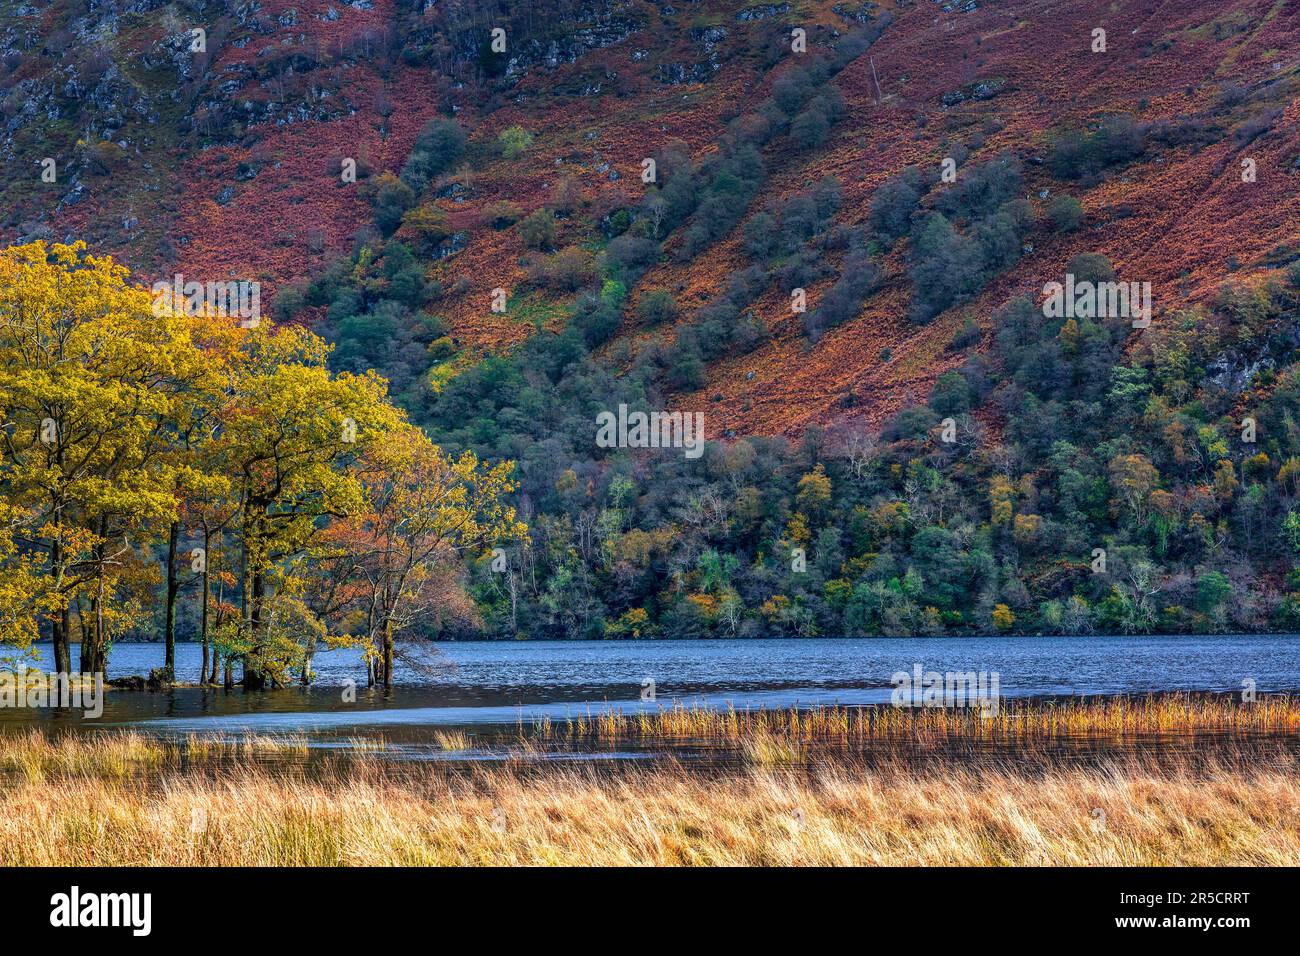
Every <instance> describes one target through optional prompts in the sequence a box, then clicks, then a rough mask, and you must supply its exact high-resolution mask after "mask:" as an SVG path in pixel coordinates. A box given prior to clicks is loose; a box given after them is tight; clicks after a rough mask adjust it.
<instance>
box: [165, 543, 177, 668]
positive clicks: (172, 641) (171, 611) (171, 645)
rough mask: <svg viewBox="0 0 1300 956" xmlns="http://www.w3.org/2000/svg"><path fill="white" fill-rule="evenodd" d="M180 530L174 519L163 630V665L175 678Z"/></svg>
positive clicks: (168, 555)
mask: <svg viewBox="0 0 1300 956" xmlns="http://www.w3.org/2000/svg"><path fill="white" fill-rule="evenodd" d="M180 532H181V523H180V522H179V521H173V522H172V526H171V529H170V531H169V532H168V534H167V618H166V620H167V623H166V626H165V627H166V629H165V631H164V632H163V640H164V642H165V644H166V650H165V651H164V653H163V666H164V667H166V668H167V673H168V675H169V676H170V677H172V678H173V679H175V675H176V595H177V593H178V592H179V591H180V589H181V581H180V575H179V572H178V571H177V568H176V543H177V539H178V538H179V537H180Z"/></svg>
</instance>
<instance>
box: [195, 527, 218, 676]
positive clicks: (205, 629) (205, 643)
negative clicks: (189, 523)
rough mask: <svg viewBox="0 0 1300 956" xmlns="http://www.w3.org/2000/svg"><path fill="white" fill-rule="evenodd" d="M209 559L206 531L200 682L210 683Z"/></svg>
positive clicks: (200, 631) (202, 583)
mask: <svg viewBox="0 0 1300 956" xmlns="http://www.w3.org/2000/svg"><path fill="white" fill-rule="evenodd" d="M209 559H210V556H209V554H208V536H207V533H206V532H205V533H204V535H203V580H202V582H201V586H202V588H203V598H202V603H201V604H200V606H199V638H200V640H201V641H202V643H203V663H202V664H200V665H199V683H200V684H207V683H208V598H209V594H208V561H209ZM213 671H214V677H215V671H216V667H215V666H214V667H213ZM215 682H216V681H215V680H214V681H213V683H215Z"/></svg>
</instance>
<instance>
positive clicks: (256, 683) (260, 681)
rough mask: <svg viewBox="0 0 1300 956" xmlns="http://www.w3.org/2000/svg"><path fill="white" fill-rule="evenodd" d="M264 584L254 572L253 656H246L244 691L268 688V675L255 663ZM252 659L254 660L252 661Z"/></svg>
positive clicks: (251, 604)
mask: <svg viewBox="0 0 1300 956" xmlns="http://www.w3.org/2000/svg"><path fill="white" fill-rule="evenodd" d="M263 588H264V584H263V582H262V575H261V574H260V573H258V572H253V575H252V594H251V595H250V596H249V597H248V598H247V601H248V612H247V620H248V630H249V637H250V638H251V639H252V641H253V649H252V652H251V654H245V655H244V680H243V683H244V689H245V690H263V689H264V688H265V687H266V675H265V674H264V673H262V670H261V668H260V667H259V666H258V665H257V664H256V663H254V662H255V661H256V660H257V656H258V651H259V650H260V649H261V648H260V646H259V645H258V643H257V638H258V632H259V631H260V630H261V629H262V628H261V625H262V620H261V618H262V613H261V612H262V594H263ZM250 657H251V658H252V660H250Z"/></svg>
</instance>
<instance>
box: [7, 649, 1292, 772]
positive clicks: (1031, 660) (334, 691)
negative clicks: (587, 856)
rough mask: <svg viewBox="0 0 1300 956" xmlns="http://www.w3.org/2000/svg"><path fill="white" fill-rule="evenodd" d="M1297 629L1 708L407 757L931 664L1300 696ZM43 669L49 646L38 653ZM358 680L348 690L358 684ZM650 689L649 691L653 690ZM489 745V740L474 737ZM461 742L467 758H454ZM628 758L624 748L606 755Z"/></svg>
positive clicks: (52, 720) (121, 694) (864, 695)
mask: <svg viewBox="0 0 1300 956" xmlns="http://www.w3.org/2000/svg"><path fill="white" fill-rule="evenodd" d="M1297 647H1298V645H1297V643H1296V638H1295V637H1294V636H1291V635H1284V636H1245V637H1241V636H1213V637H1206V636H1190V637H1146V638H1025V637H1020V638H936V639H929V638H920V639H918V638H908V639H871V640H762V641H653V642H650V641H645V642H577V641H572V642H570V641H538V642H487V641H480V642H464V643H456V644H446V645H439V646H436V647H433V648H431V650H430V652H429V653H427V654H426V655H425V657H426V661H425V664H426V666H423V667H420V668H418V669H417V668H411V667H408V668H407V669H405V671H404V672H403V673H402V675H401V677H402V681H401V683H400V684H399V686H398V687H396V688H394V689H393V690H392V691H391V692H388V693H385V692H381V691H371V690H367V689H366V688H365V687H364V669H363V667H362V666H361V660H360V656H359V654H358V653H356V652H354V651H347V650H340V651H331V652H326V653H321V654H319V655H317V658H316V663H315V666H316V671H317V683H316V685H315V686H313V687H311V688H304V687H294V688H289V689H286V690H281V691H272V692H262V693H244V692H243V691H242V690H235V691H232V692H225V691H222V690H211V689H202V688H197V687H178V688H175V689H172V690H170V691H166V692H156V693H155V692H131V691H110V692H109V694H108V700H107V702H106V704H105V708H104V714H103V717H102V718H101V719H100V720H98V721H86V720H84V719H83V718H82V717H81V716H80V714H79V713H75V712H74V713H71V714H68V713H60V712H57V711H48V710H44V711H36V710H28V709H26V708H17V709H11V708H0V729H5V730H15V729H21V728H23V727H28V726H33V725H39V726H42V727H45V728H48V729H58V730H69V731H73V732H75V731H79V730H85V729H94V728H114V729H128V728H129V729H134V730H137V731H141V732H146V733H150V734H158V735H162V736H167V737H185V736H187V735H190V734H200V735H204V734H220V735H224V736H227V737H239V736H241V735H254V734H255V735H262V736H281V735H290V734H294V735H304V736H305V738H306V741H307V745H308V746H309V747H311V748H318V749H320V750H323V751H332V750H339V749H343V748H350V747H353V746H355V744H356V743H357V742H358V741H374V742H378V741H380V740H382V741H383V742H384V744H383V746H384V748H385V749H384V751H383V752H385V753H387V754H388V755H390V756H393V757H405V758H408V759H414V758H420V759H438V760H444V759H464V758H465V757H466V756H470V757H475V758H477V759H485V760H486V759H500V758H501V757H502V755H503V754H504V753H506V752H507V751H506V750H504V749H503V747H502V745H501V741H502V740H503V739H505V738H507V737H509V736H510V735H512V734H515V733H516V729H517V728H518V727H519V725H521V724H523V725H528V724H531V723H532V722H533V721H534V720H538V719H543V718H549V719H551V720H553V721H563V720H565V719H567V718H574V717H592V716H597V715H599V714H601V713H605V712H607V711H611V710H613V711H617V712H622V713H625V714H634V713H638V712H643V711H654V710H657V709H659V708H662V707H672V706H676V705H684V706H687V707H707V708H714V709H726V708H728V707H734V708H736V709H739V710H744V709H756V708H760V707H764V708H768V709H776V708H784V707H792V706H795V707H810V706H822V705H825V706H831V705H837V704H838V705H847V706H871V705H879V704H884V703H887V702H888V701H889V697H890V693H891V691H892V685H891V676H892V675H893V674H894V673H895V672H897V671H900V670H901V671H910V670H911V669H912V667H913V665H914V664H917V663H920V664H921V665H922V666H923V667H924V668H925V669H926V670H935V671H939V672H945V671H962V672H966V671H988V672H994V671H996V672H998V673H999V675H1000V679H1001V692H1002V694H1003V696H1006V697H1049V696H1058V695H1079V694H1085V695H1115V694H1130V693H1147V692H1154V691H1189V690H1191V691H1216V692H1234V691H1238V692H1239V691H1240V690H1241V688H1242V686H1243V681H1245V680H1251V681H1253V682H1254V686H1255V688H1256V689H1257V691H1258V692H1259V693H1261V694H1265V693H1276V692H1296V691H1300V668H1298V667H1297V657H1296V650H1297ZM38 651H40V652H41V653H43V655H44V660H43V662H38V663H37V664H36V665H35V666H38V667H42V666H43V667H48V666H49V665H48V661H49V659H50V656H51V655H50V652H49V647H48V646H45V647H43V648H38ZM161 657H162V647H161V646H160V645H156V644H119V645H117V646H115V647H114V648H113V653H112V659H111V673H110V676H122V675H126V674H133V673H134V674H145V673H147V672H148V671H149V669H150V668H153V667H157V666H158V665H159V664H160V663H161ZM199 661H200V648H198V647H197V646H195V645H192V644H182V645H178V647H177V675H178V678H179V679H180V680H182V681H187V680H194V679H196V678H197V676H198V668H199ZM349 681H354V682H360V683H361V684H362V685H363V686H360V687H355V689H354V690H349V688H348V682H349ZM650 686H653V699H643V696H645V693H644V689H645V688H648V687H650ZM449 728H462V729H465V730H466V731H467V733H468V735H469V737H470V740H471V747H470V750H468V751H454V750H453V751H446V750H444V749H443V748H441V747H439V746H438V745H437V743H436V741H435V735H437V734H438V733H439V732H442V731H446V730H448V729H449ZM480 744H486V745H484V746H480ZM458 753H459V758H457V757H456V754H458ZM615 754H617V755H619V756H626V755H627V754H626V753H625V752H623V751H620V750H618V749H617V748H615V749H614V750H612V751H610V753H609V754H607V756H614V755H615Z"/></svg>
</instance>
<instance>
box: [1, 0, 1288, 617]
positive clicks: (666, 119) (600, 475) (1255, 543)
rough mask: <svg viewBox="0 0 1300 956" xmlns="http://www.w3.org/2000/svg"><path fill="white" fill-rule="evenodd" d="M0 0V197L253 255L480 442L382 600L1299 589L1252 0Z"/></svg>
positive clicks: (1019, 596)
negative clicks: (429, 572)
mask: <svg viewBox="0 0 1300 956" xmlns="http://www.w3.org/2000/svg"><path fill="white" fill-rule="evenodd" d="M0 9H3V11H4V14H5V16H4V20H3V26H2V27H0V64H2V66H0V69H2V71H3V72H2V73H0V90H3V91H4V98H3V101H2V103H0V106H2V108H3V112H4V118H5V123H4V126H3V133H2V135H0V154H2V155H3V156H4V158H5V162H6V164H7V166H8V168H9V170H10V175H8V176H7V177H6V178H5V180H4V181H3V182H2V183H0V197H2V200H3V208H4V209H5V211H6V218H5V219H4V221H3V223H2V224H0V225H2V227H3V230H4V237H5V239H6V240H8V241H13V242H17V241H23V240H30V239H55V240H64V239H84V240H85V241H86V242H87V243H88V245H89V247H90V248H91V249H92V250H93V251H96V252H108V253H111V254H112V255H113V256H114V257H115V258H116V259H118V260H120V261H123V262H125V263H127V264H128V265H130V266H131V268H132V270H133V273H134V276H135V279H136V280H138V281H140V282H142V283H149V282H152V281H154V280H156V279H168V280H170V278H171V277H172V276H173V275H174V274H178V273H179V274H183V275H184V276H185V277H186V278H187V279H196V280H199V281H219V280H225V279H241V280H256V281H259V282H261V283H262V290H263V292H262V301H263V303H264V304H268V305H269V308H268V311H269V312H270V313H271V315H272V317H273V318H274V319H275V320H276V323H277V324H278V325H279V326H281V327H284V326H305V327H307V328H309V329H311V330H312V331H314V332H316V333H318V334H319V335H320V336H321V337H323V338H324V339H326V340H327V341H328V342H330V343H331V344H332V345H333V346H334V350H333V352H332V354H331V356H330V358H329V363H330V368H331V371H332V372H333V373H344V372H351V373H364V372H366V371H368V370H372V369H373V370H376V371H378V372H379V373H380V374H381V375H382V376H383V377H384V378H385V379H386V380H387V381H388V382H389V383H390V394H391V396H392V398H393V400H394V401H395V402H396V403H397V404H398V405H400V406H401V407H402V408H403V409H404V411H405V412H406V413H408V414H409V416H410V418H411V420H412V421H413V422H415V423H416V424H418V425H419V426H421V427H422V428H423V429H424V430H425V431H426V432H427V433H428V434H429V435H430V436H431V437H432V438H433V440H434V441H435V442H437V443H438V444H439V445H440V446H442V447H444V448H447V449H449V450H451V451H453V452H461V451H464V450H467V449H469V450H473V451H474V452H475V453H477V454H478V455H479V456H480V457H482V458H484V459H487V460H491V461H509V462H512V463H514V466H515V468H516V469H517V474H518V477H519V481H520V485H519V493H518V496H517V502H518V505H519V512H520V516H521V518H522V519H523V520H525V521H526V522H527V523H528V525H529V536H528V540H527V541H526V542H524V543H522V544H519V545H512V546H511V547H509V548H507V549H505V550H507V551H508V553H509V561H508V567H507V568H506V570H504V571H503V570H502V568H500V567H491V568H490V567H489V566H488V564H487V562H485V561H480V562H478V563H477V564H474V565H473V566H472V567H471V568H470V571H469V574H468V582H469V586H470V592H471V594H472V596H473V597H474V598H475V602H476V604H475V610H474V612H473V613H471V614H467V615H461V616H460V617H459V618H458V619H457V620H456V621H450V622H449V621H443V620H441V619H440V620H439V621H438V622H437V623H436V624H428V625H427V626H426V625H424V624H422V625H421V626H422V627H426V630H431V631H434V632H437V633H442V634H447V633H463V632H470V631H472V632H476V633H482V632H486V633H490V634H493V635H496V636H503V637H509V636H515V635H525V636H531V635H536V634H545V635H552V636H574V635H584V636H606V637H629V636H631V637H640V636H650V635H671V636H704V635H713V636H735V635H742V636H751V635H768V634H788V633H795V634H800V635H812V634H827V633H853V634H858V633H863V634H869V633H960V632H980V633H987V632H988V631H990V630H998V631H1014V632H1039V631H1052V632H1065V633H1088V632H1091V631H1095V630H1100V631H1124V632H1138V631H1167V632H1173V633H1178V632H1185V631H1187V630H1197V631H1206V630H1211V631H1213V630H1222V629H1224V628H1235V629H1238V630H1254V629H1270V628H1286V629H1295V628H1297V627H1300V570H1298V569H1297V567H1296V564H1295V561H1294V560H1293V559H1294V554H1295V553H1296V552H1297V551H1300V426H1297V422H1300V366H1297V365H1296V348H1297V346H1298V345H1300V188H1297V187H1300V122H1298V121H1300V10H1298V9H1297V8H1296V6H1295V5H1294V4H1289V3H1287V2H1285V0H1227V2H1206V0H1117V2H1115V3H1111V4H1108V5H1107V6H1106V7H1105V8H1104V10H1099V9H1098V5H1097V4H1095V3H1090V2H1074V0H1019V2H1017V0H966V2H959V0H945V2H938V3H936V2H933V0H896V2H892V0H890V2H880V3H876V2H871V0H867V2H864V3H862V2H857V0H847V2H839V0H818V2H777V3H748V4H746V3H722V2H714V0H699V2H677V3H671V4H670V3H652V2H642V0H607V2H595V0H593V2H577V0H536V2H532V3H501V2H497V3H493V2H474V0H457V2H449V0H420V2H414V0H412V2H407V0H353V2H352V3H350V4H348V3H342V2H333V0H330V2H326V0H319V2H317V0H310V2H308V0H302V2H292V0H263V2H259V0H252V2H249V3H245V4H236V3H234V2H229V0H227V2H220V3H218V2H206V3H204V2H193V3H189V4H163V3H157V2H153V0H138V2H135V3H132V4H129V5H127V4H113V3H109V4H98V3H95V4H92V3H90V2H89V0H54V2H51V3H48V4H45V5H43V6H38V5H36V4H32V3H25V4H20V3H15V2H11V0H0ZM199 27H201V28H202V30H203V31H204V33H203V34H202V41H203V42H202V43H201V44H198V46H201V47H202V49H198V48H196V40H195V38H196V36H197V34H195V33H193V32H192V31H194V30H195V29H196V28H199ZM804 41H806V47H805V46H803V45H802V44H803V43H804ZM46 158H49V159H52V160H54V163H55V169H56V170H57V174H56V176H55V181H53V182H45V181H43V180H42V175H41V174H42V171H43V169H45V168H47V167H48V164H43V163H42V160H44V159H46ZM648 164H652V165H653V169H654V175H653V177H650V176H648V175H643V173H644V172H645V171H646V170H647V169H648V168H649V166H648ZM353 172H355V176H353V175H352V173H353ZM647 180H648V181H647ZM1067 277H1071V278H1069V279H1068V280H1067ZM1075 278H1077V279H1079V280H1080V281H1081V282H1082V283H1083V284H1084V285H1086V286H1089V287H1098V288H1101V287H1108V286H1109V287H1112V288H1114V287H1115V286H1114V284H1115V283H1120V284H1123V285H1124V288H1125V290H1127V288H1128V285H1127V284H1130V283H1132V284H1134V285H1133V286H1132V287H1133V289H1134V290H1135V292H1134V294H1135V295H1138V294H1139V293H1138V291H1136V290H1145V291H1146V292H1147V293H1149V296H1150V303H1151V315H1150V320H1151V321H1150V323H1149V324H1146V323H1138V324H1136V325H1135V324H1134V322H1132V321H1130V319H1132V318H1134V316H1133V315H1131V314H1128V313H1127V312H1120V313H1115V312H1113V311H1112V312H1109V313H1107V312H1104V311H1103V312H1101V313H1097V314H1084V313H1080V314H1078V315H1074V314H1053V313H1052V312H1051V310H1050V308H1049V307H1048V305H1047V303H1045V302H1044V301H1043V300H1044V298H1045V291H1046V290H1045V286H1046V284H1048V283H1053V282H1055V283H1066V282H1067V281H1068V282H1069V283H1070V285H1071V287H1073V281H1074V279H1075ZM801 301H802V302H803V303H805V304H806V308H805V309H803V310H802V311H800V310H797V309H796V308H795V307H794V306H795V305H797V304H799V303H800V302H801ZM322 361H323V359H322ZM623 404H626V405H628V406H630V407H633V408H645V409H672V410H678V411H684V412H701V413H703V415H704V419H705V428H706V432H707V436H708V438H709V439H710V440H711V441H712V440H717V439H722V440H723V441H721V442H717V443H715V444H713V445H711V446H710V447H709V449H708V452H707V454H706V455H704V457H703V459H702V461H700V462H696V461H694V460H693V459H692V458H691V457H690V456H685V457H684V456H682V455H681V454H676V453H668V454H650V453H643V452H641V451H639V450H629V449H627V448H618V449H609V448H607V447H605V446H603V445H601V444H600V442H599V441H597V442H595V443H593V436H592V431H593V420H597V416H599V415H600V414H602V413H607V412H609V411H610V410H611V409H615V408H617V407H618V406H619V405H623ZM1247 421H1248V422H1249V426H1248V425H1247ZM1099 554H1100V555H1101V557H1100V558H1099V557H1098V555H1099ZM1108 562H1109V563H1108ZM1230 596H1231V599H1230ZM149 626H153V625H152V624H150V625H149Z"/></svg>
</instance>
